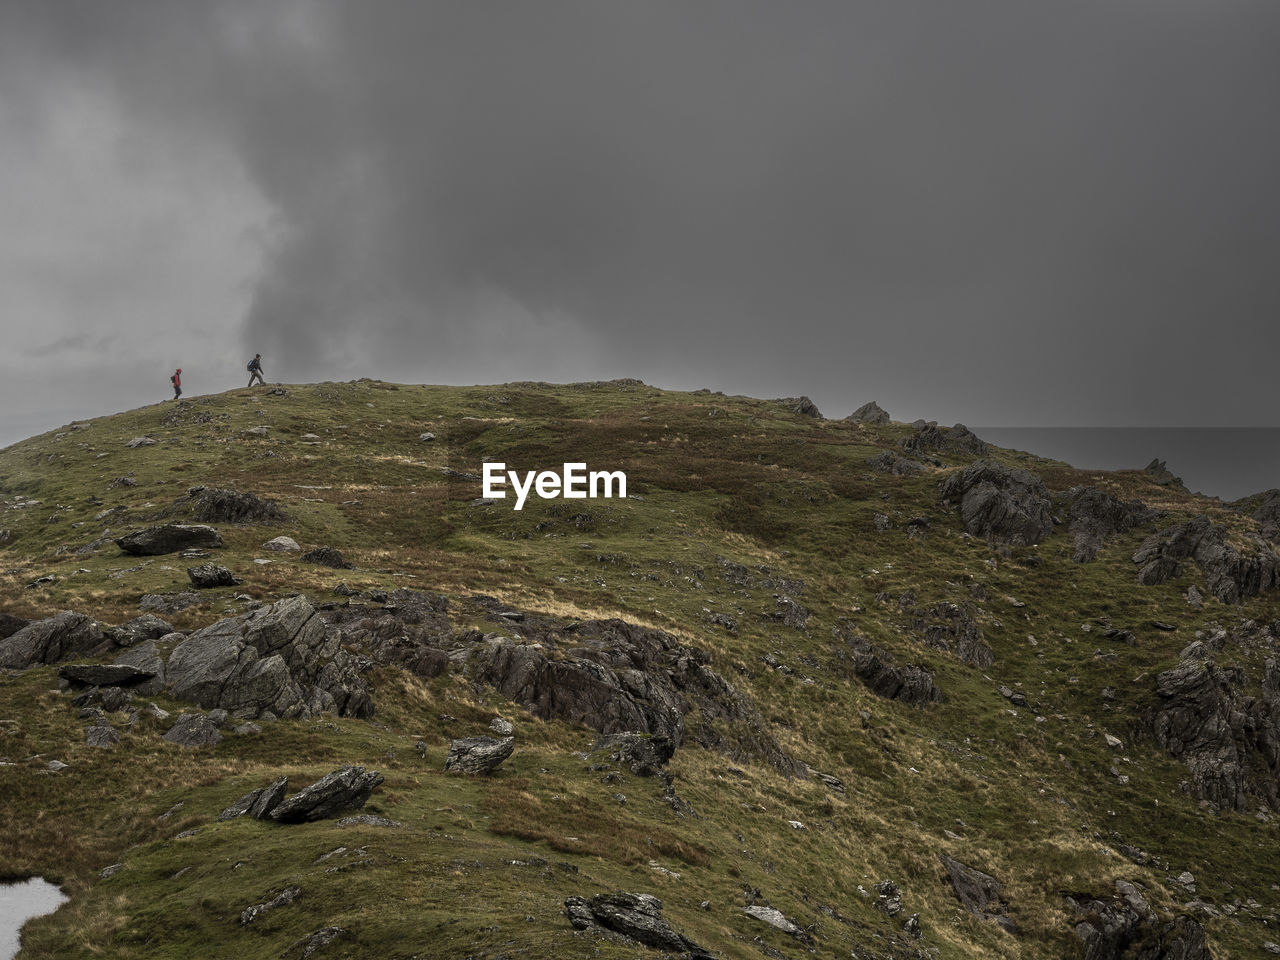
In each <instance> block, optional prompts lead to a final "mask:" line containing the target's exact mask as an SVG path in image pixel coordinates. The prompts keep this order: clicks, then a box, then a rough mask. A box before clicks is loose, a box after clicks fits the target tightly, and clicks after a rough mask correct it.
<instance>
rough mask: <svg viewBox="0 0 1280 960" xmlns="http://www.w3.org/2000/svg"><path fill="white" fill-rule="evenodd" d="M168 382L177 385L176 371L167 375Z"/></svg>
mask: <svg viewBox="0 0 1280 960" xmlns="http://www.w3.org/2000/svg"><path fill="white" fill-rule="evenodd" d="M169 382H170V383H172V384H173V385H174V386H177V384H178V375H177V374H176V373H174V374H170V375H169Z"/></svg>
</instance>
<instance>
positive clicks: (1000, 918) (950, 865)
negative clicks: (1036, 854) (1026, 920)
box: [938, 854, 1013, 931]
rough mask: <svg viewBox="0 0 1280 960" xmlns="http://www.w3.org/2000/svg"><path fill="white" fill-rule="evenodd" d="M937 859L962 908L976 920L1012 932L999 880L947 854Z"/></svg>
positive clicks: (1011, 924)
mask: <svg viewBox="0 0 1280 960" xmlns="http://www.w3.org/2000/svg"><path fill="white" fill-rule="evenodd" d="M938 859H939V860H940V861H941V862H942V866H943V867H944V868H946V871H947V878H948V879H949V880H950V881H951V889H952V890H954V891H955V894H956V897H957V899H959V901H960V905H961V906H962V907H964V908H965V909H966V910H967V911H969V912H970V913H971V914H973V915H974V916H975V917H981V918H982V919H984V920H995V921H996V922H997V923H999V924H1000V926H1002V927H1004V928H1005V929H1006V930H1010V931H1012V929H1013V923H1012V921H1011V920H1009V919H1008V917H1006V916H1005V911H1006V910H1007V909H1008V906H1009V905H1008V904H1007V903H1005V901H1004V900H1003V899H1001V897H1000V881H999V880H997V879H996V878H995V877H993V876H991V875H990V874H989V873H983V872H982V871H981V870H977V869H975V868H973V867H971V866H968V865H967V864H964V863H961V862H960V861H959V860H953V859H951V857H948V856H947V855H946V854H939V855H938Z"/></svg>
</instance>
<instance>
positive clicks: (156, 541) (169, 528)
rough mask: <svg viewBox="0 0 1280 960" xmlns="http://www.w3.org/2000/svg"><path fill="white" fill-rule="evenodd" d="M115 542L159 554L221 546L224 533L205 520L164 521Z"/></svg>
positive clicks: (132, 549) (129, 550)
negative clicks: (203, 522) (207, 524)
mask: <svg viewBox="0 0 1280 960" xmlns="http://www.w3.org/2000/svg"><path fill="white" fill-rule="evenodd" d="M115 543H116V545H117V546H118V547H119V548H120V549H121V550H123V551H124V552H125V553H130V554H133V555H134V556H139V557H156V556H160V555H162V554H166V553H178V552H179V551H181V550H191V549H203V548H207V547H220V546H222V534H220V533H218V531H217V530H215V529H214V528H213V527H210V526H206V525H205V524H202V523H162V524H159V525H157V526H154V527H147V528H145V529H143V530H136V531H134V532H133V533H130V534H127V535H126V536H123V537H119V538H117V539H116V541H115Z"/></svg>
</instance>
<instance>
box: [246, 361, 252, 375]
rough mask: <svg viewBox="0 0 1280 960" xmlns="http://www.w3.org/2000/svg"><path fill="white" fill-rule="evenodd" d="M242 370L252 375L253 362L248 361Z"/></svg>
mask: <svg viewBox="0 0 1280 960" xmlns="http://www.w3.org/2000/svg"><path fill="white" fill-rule="evenodd" d="M244 368H245V369H246V370H248V371H249V372H250V373H253V361H252V360H250V361H249V362H248V363H246V364H245V365H244Z"/></svg>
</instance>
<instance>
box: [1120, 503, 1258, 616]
mask: <svg viewBox="0 0 1280 960" xmlns="http://www.w3.org/2000/svg"><path fill="white" fill-rule="evenodd" d="M1228 533H1229V531H1228V529H1227V528H1226V527H1224V526H1222V525H1220V524H1216V523H1213V522H1212V521H1211V520H1210V519H1209V517H1208V516H1207V515H1204V516H1199V517H1196V518H1195V519H1194V520H1189V521H1187V522H1186V523H1177V524H1174V525H1173V526H1171V527H1166V528H1165V529H1164V530H1162V531H1160V532H1159V533H1157V534H1154V535H1152V536H1150V537H1148V538H1147V540H1146V541H1145V542H1144V543H1143V544H1142V546H1141V547H1139V548H1138V550H1137V552H1135V553H1134V555H1133V562H1134V563H1136V564H1138V565H1139V569H1138V582H1139V583H1141V584H1144V585H1146V586H1152V585H1154V584H1158V583H1164V582H1165V581H1166V580H1169V579H1172V578H1174V577H1178V576H1181V575H1182V571H1183V567H1184V562H1185V561H1186V560H1193V561H1194V562H1195V563H1196V565H1197V566H1198V567H1199V568H1200V569H1201V570H1202V571H1203V572H1204V575H1205V579H1206V585H1207V586H1208V588H1209V592H1210V593H1212V594H1213V595H1214V596H1215V597H1217V598H1218V599H1219V600H1221V601H1222V602H1223V603H1240V602H1242V601H1244V600H1247V599H1248V598H1249V597H1253V596H1256V595H1258V594H1259V593H1263V592H1266V591H1268V590H1274V589H1276V588H1277V587H1280V554H1277V553H1276V551H1275V550H1273V549H1272V548H1271V546H1270V545H1269V544H1267V543H1266V542H1265V541H1263V540H1262V539H1261V538H1259V537H1256V536H1251V535H1248V534H1244V535H1242V536H1243V539H1244V543H1245V546H1244V547H1243V548H1241V549H1237V547H1236V546H1235V545H1233V544H1231V543H1229V542H1228V540H1227V537H1228Z"/></svg>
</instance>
